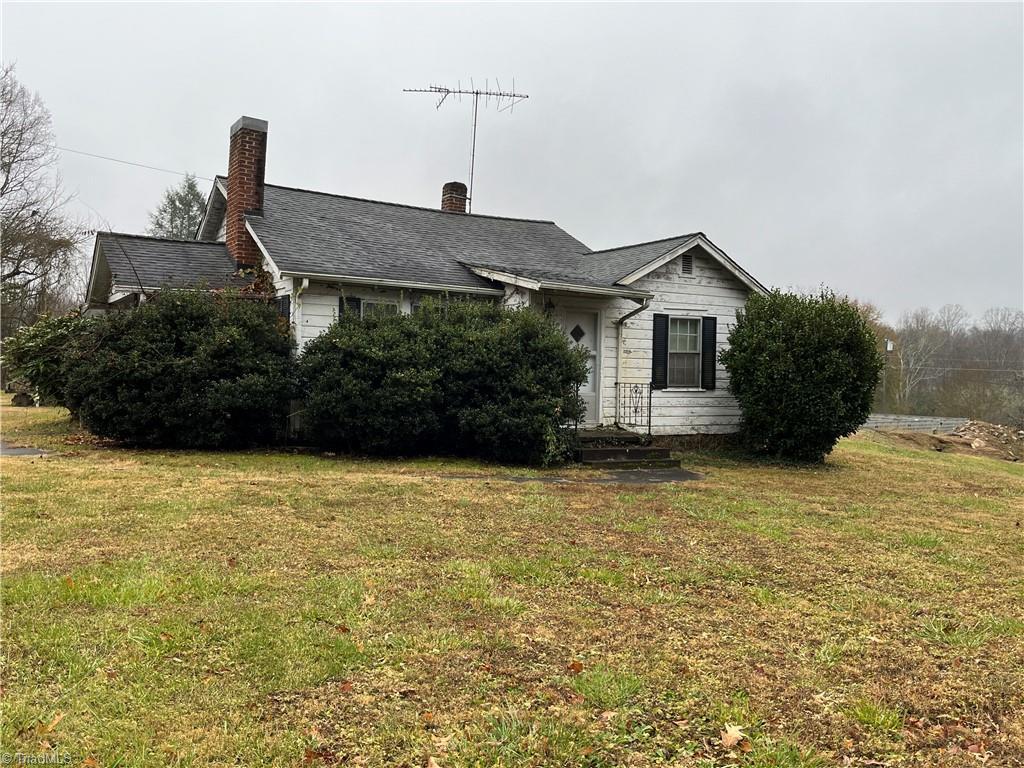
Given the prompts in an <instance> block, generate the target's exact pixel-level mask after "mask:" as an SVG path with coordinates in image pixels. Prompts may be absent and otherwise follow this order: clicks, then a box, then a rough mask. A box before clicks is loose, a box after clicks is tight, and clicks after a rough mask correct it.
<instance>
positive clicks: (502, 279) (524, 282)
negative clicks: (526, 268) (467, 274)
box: [465, 264, 540, 293]
mask: <svg viewBox="0 0 1024 768" xmlns="http://www.w3.org/2000/svg"><path fill="white" fill-rule="evenodd" d="M465 266H467V267H468V268H469V270H470V271H471V272H473V274H475V275H479V276H480V277H483V278H486V279H487V280H495V281H497V282H499V283H508V284H509V285H515V286H518V287H520V288H527V289H529V290H531V291H539V290H540V281H539V280H531V279H530V278H528V277H520V276H519V275H514V274H512V273H511V272H503V271H501V270H499V269H487V268H485V267H474V266H471V265H468V264H467V265H465ZM502 293H504V292H502Z"/></svg>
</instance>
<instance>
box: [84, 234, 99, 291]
mask: <svg viewBox="0 0 1024 768" xmlns="http://www.w3.org/2000/svg"><path fill="white" fill-rule="evenodd" d="M99 257H100V239H99V237H98V236H97V238H96V239H95V240H94V241H93V243H92V265H91V266H90V267H89V285H88V287H86V289H85V300H86V302H89V301H92V290H93V288H95V287H96V262H97V261H98V260H99Z"/></svg>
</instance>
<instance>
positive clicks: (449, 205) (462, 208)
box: [441, 181, 469, 213]
mask: <svg viewBox="0 0 1024 768" xmlns="http://www.w3.org/2000/svg"><path fill="white" fill-rule="evenodd" d="M467 191H468V190H467V189H466V185H465V184H463V183H462V182H461V181H449V182H448V183H447V184H445V185H444V186H443V187H441V210H442V211H444V212H445V213H465V212H466V201H467V200H468V199H469V198H468V197H467V196H466V192H467Z"/></svg>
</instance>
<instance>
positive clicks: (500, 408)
mask: <svg viewBox="0 0 1024 768" xmlns="http://www.w3.org/2000/svg"><path fill="white" fill-rule="evenodd" d="M300 368H301V372H302V380H303V382H304V384H305V387H306V412H305V415H304V419H303V423H304V425H305V427H306V429H307V432H308V435H309V437H310V438H311V439H312V440H313V441H314V442H316V443H317V444H318V445H320V446H323V447H327V448H341V449H343V450H355V451H365V452H370V453H377V454H386V455H410V454H417V453H420V454H422V453H445V454H456V455H467V456H477V457H481V458H487V459H494V460H497V461H505V462H515V463H529V464H547V463H552V462H554V461H557V460H560V459H561V458H564V456H565V454H566V452H567V450H568V448H569V444H568V438H569V433H568V430H567V429H566V426H567V425H569V424H571V423H572V422H573V421H574V420H575V419H576V418H577V416H580V415H582V413H581V410H580V401H579V397H578V394H577V393H578V387H579V384H580V383H582V382H583V381H584V380H585V379H586V374H587V371H586V363H585V360H584V356H583V355H582V354H581V353H580V352H578V351H576V350H574V349H573V348H572V346H571V344H570V343H569V342H568V340H567V339H566V337H565V334H563V333H562V331H561V330H560V329H559V328H558V327H557V326H556V325H555V324H554V323H552V322H551V321H550V320H548V319H547V318H545V317H543V316H542V315H540V314H538V313H536V312H534V311H531V310H515V311H508V310H503V309H501V308H499V307H496V306H493V305H488V304H483V303H477V302H454V303H450V304H447V305H443V304H435V303H432V302H427V303H425V304H424V305H423V306H422V307H421V308H420V311H418V312H417V313H416V314H414V315H409V316H392V317H377V318H366V319H364V320H359V319H357V318H355V317H352V316H349V315H345V316H343V317H342V318H340V320H339V321H338V322H337V323H336V324H335V325H334V326H333V327H332V328H331V329H330V330H328V331H327V332H326V333H325V334H323V335H322V336H320V337H319V338H317V339H315V340H313V341H312V342H310V343H309V345H308V346H307V347H306V349H305V351H304V352H303V354H302V358H301V363H300Z"/></svg>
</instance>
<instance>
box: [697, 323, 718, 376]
mask: <svg viewBox="0 0 1024 768" xmlns="http://www.w3.org/2000/svg"><path fill="white" fill-rule="evenodd" d="M700 328H701V339H700V361H701V371H700V386H701V389H714V388H715V366H716V363H717V362H718V361H717V358H718V318H717V317H705V318H702V319H701V323H700Z"/></svg>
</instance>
